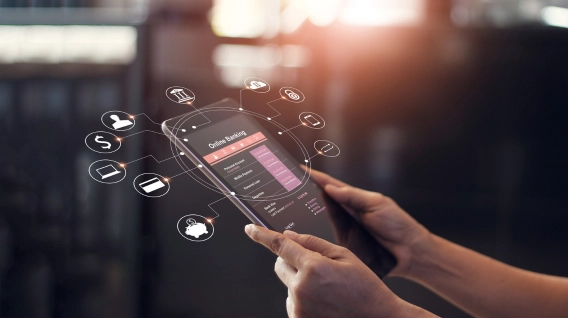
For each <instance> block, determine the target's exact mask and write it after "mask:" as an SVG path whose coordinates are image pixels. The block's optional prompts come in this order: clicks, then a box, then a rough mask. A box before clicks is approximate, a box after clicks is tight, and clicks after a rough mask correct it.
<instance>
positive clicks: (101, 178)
mask: <svg viewBox="0 0 568 318" xmlns="http://www.w3.org/2000/svg"><path fill="white" fill-rule="evenodd" d="M89 175H90V176H91V178H93V179H95V181H97V182H100V183H104V184H113V183H118V182H120V181H122V180H124V178H125V177H126V168H125V167H124V165H121V164H120V163H118V162H116V161H113V160H108V159H102V160H98V161H95V162H93V163H92V164H91V165H90V166H89Z"/></svg>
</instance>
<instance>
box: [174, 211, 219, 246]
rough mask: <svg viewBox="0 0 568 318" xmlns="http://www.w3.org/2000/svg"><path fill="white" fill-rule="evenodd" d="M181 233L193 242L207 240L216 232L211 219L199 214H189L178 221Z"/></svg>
mask: <svg viewBox="0 0 568 318" xmlns="http://www.w3.org/2000/svg"><path fill="white" fill-rule="evenodd" d="M177 228H178V232H179V234H181V236H183V238H185V239H186V240H190V241H192V242H203V241H207V240H208V239H210V238H211V237H212V236H213V233H215V228H214V227H213V223H212V220H211V219H207V218H205V217H203V216H201V215H198V214H189V215H185V216H183V217H182V218H181V219H179V221H178V223H177Z"/></svg>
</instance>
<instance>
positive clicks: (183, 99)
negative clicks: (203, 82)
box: [166, 86, 195, 104]
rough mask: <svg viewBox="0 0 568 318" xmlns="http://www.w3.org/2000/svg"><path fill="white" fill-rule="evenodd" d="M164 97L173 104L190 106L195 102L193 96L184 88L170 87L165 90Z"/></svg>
mask: <svg viewBox="0 0 568 318" xmlns="http://www.w3.org/2000/svg"><path fill="white" fill-rule="evenodd" d="M166 96H167V97H168V98H169V99H170V100H171V101H172V102H174V103H178V104H191V103H192V102H194V101H195V94H193V92H192V91H190V90H189V89H187V88H185V87H181V86H172V87H170V88H168V89H167V90H166Z"/></svg>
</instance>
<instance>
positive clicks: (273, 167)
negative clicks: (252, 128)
mask: <svg viewBox="0 0 568 318" xmlns="http://www.w3.org/2000/svg"><path fill="white" fill-rule="evenodd" d="M250 153H251V154H252V156H253V157H254V158H255V159H256V160H258V162H260V164H261V165H262V166H263V167H264V168H265V169H266V170H268V172H270V174H271V175H272V176H273V177H274V178H275V179H276V180H278V182H279V183H280V184H281V185H282V186H283V187H284V188H286V190H288V191H291V190H293V189H295V188H296V187H297V186H299V185H300V184H301V183H302V182H301V181H300V179H298V178H297V177H296V176H295V175H294V174H293V173H292V171H290V169H288V167H286V165H284V163H283V162H282V161H280V159H278V157H276V155H275V154H274V153H273V152H272V151H270V149H268V147H266V146H265V145H262V146H260V147H258V148H255V149H253V150H251V151H250Z"/></svg>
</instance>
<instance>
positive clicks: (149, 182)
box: [132, 173, 170, 198]
mask: <svg viewBox="0 0 568 318" xmlns="http://www.w3.org/2000/svg"><path fill="white" fill-rule="evenodd" d="M132 185H134V189H136V191H137V192H138V193H140V194H141V195H143V196H145V197H149V198H159V197H163V196H164V195H166V194H167V193H168V192H169V191H170V182H169V180H168V179H166V178H164V177H162V176H161V175H159V174H156V173H143V174H141V175H139V176H138V177H136V178H134V181H133V182H132Z"/></svg>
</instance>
